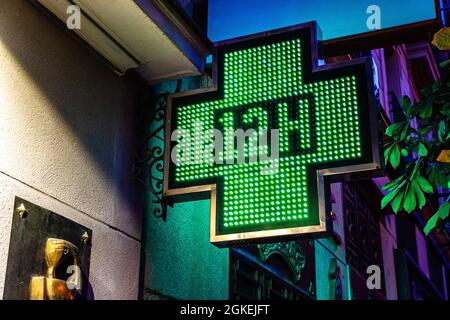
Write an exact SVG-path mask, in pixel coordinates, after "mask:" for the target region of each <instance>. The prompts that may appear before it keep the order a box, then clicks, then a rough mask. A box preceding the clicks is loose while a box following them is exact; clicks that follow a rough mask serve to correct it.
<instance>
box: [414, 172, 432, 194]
mask: <svg viewBox="0 0 450 320" xmlns="http://www.w3.org/2000/svg"><path fill="white" fill-rule="evenodd" d="M415 181H416V182H417V183H418V184H419V186H420V189H422V190H423V191H424V192H426V193H433V186H432V185H431V184H430V183H429V182H428V180H427V179H425V178H424V177H422V176H420V175H417V176H416V177H415Z"/></svg>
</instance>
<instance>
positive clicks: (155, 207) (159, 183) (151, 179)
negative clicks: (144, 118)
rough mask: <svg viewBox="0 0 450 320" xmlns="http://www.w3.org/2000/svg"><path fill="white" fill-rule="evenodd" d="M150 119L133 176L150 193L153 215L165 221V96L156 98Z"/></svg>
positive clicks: (135, 160) (136, 157)
mask: <svg viewBox="0 0 450 320" xmlns="http://www.w3.org/2000/svg"><path fill="white" fill-rule="evenodd" d="M154 105H155V108H154V112H153V114H152V117H151V119H150V124H149V133H148V134H147V135H146V137H145V139H144V141H143V143H142V147H141V148H140V150H139V152H138V153H137V155H136V156H135V159H134V164H133V176H134V178H135V179H136V180H138V181H139V182H141V183H142V184H143V185H144V186H145V187H146V188H148V190H149V191H150V198H151V199H150V203H151V205H152V209H151V210H152V212H153V214H154V215H155V216H156V217H158V218H162V219H163V220H164V221H165V220H166V213H167V205H171V204H170V203H167V201H165V199H164V197H163V174H164V127H165V110H166V105H167V94H163V95H160V96H158V97H157V99H156V103H154Z"/></svg>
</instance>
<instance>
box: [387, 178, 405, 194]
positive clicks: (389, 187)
mask: <svg viewBox="0 0 450 320" xmlns="http://www.w3.org/2000/svg"><path fill="white" fill-rule="evenodd" d="M404 178H405V175H404V174H403V175H401V176H400V177H398V178H397V179H395V180H393V181H391V182H389V183H386V184H385V185H384V186H383V188H382V190H383V191H392V190H394V189H395V188H396V187H397V186H398V185H399V183H400V182H401V181H402V180H403V179H404Z"/></svg>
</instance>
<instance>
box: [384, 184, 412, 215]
mask: <svg viewBox="0 0 450 320" xmlns="http://www.w3.org/2000/svg"><path fill="white" fill-rule="evenodd" d="M405 182H406V181H403V184H404V183H405ZM400 189H401V187H398V188H397V189H395V190H394V191H392V192H390V193H388V194H387V195H385V196H384V197H383V199H382V200H381V209H384V208H386V206H387V205H388V204H389V203H390V202H391V201H392V200H393V199H394V198H395V196H396V195H397V194H398V193H399V191H400Z"/></svg>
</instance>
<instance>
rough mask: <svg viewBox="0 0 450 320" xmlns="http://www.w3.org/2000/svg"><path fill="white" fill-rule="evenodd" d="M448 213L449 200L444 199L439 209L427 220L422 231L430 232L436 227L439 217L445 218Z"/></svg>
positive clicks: (449, 211) (449, 208)
mask: <svg viewBox="0 0 450 320" xmlns="http://www.w3.org/2000/svg"><path fill="white" fill-rule="evenodd" d="M449 213H450V202H448V201H446V202H444V203H443V204H442V205H441V207H440V208H439V210H438V211H437V212H436V213H435V214H434V215H433V216H432V217H431V218H430V220H428V222H427V225H426V226H425V228H424V230H423V231H424V232H425V234H426V235H428V234H429V233H430V231H431V230H432V229H433V228H434V227H436V224H437V222H438V220H439V219H442V220H445V219H447V217H448V215H449Z"/></svg>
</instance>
